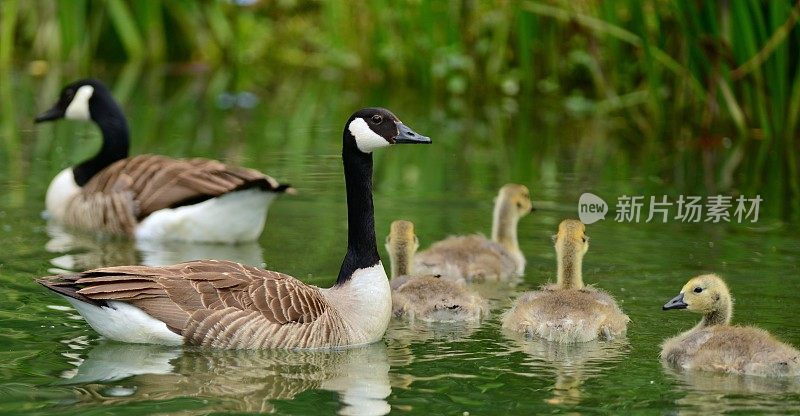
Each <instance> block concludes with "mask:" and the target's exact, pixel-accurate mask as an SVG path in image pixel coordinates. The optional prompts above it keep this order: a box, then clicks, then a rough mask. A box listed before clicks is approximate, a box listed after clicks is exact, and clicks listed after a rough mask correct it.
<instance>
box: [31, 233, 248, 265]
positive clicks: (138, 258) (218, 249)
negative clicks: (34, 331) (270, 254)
mask: <svg viewBox="0 0 800 416" xmlns="http://www.w3.org/2000/svg"><path fill="white" fill-rule="evenodd" d="M47 234H48V235H49V236H50V241H48V242H47V244H46V246H45V248H46V250H47V251H49V252H51V253H59V254H61V255H60V256H58V257H55V258H53V259H52V260H50V263H51V264H52V265H53V266H54V267H56V269H55V270H54V271H53V272H56V273H58V272H63V271H75V270H84V269H93V268H97V267H109V266H120V265H125V264H143V265H146V266H164V265H168V264H175V263H181V262H184V261H189V260H196V259H203V258H213V259H219V260H230V261H235V262H237V263H243V264H247V265H250V266H257V267H263V266H264V255H263V252H262V249H261V246H260V245H259V244H258V243H257V242H249V243H242V244H236V245H230V244H197V243H194V244H192V243H187V242H182V241H157V240H138V241H135V242H134V241H131V240H128V239H115V238H109V239H105V240H98V239H97V238H96V236H94V235H91V234H86V233H81V232H73V231H71V230H69V231H67V230H65V229H64V227H63V226H61V225H60V224H57V223H55V222H52V221H51V222H50V223H48V224H47Z"/></svg>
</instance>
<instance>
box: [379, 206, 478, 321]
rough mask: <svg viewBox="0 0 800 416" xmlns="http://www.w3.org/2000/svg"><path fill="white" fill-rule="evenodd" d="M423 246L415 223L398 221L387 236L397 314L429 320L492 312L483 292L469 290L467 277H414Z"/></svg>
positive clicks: (470, 318) (475, 316)
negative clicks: (454, 278)
mask: <svg viewBox="0 0 800 416" xmlns="http://www.w3.org/2000/svg"><path fill="white" fill-rule="evenodd" d="M417 247H419V242H418V240H417V237H416V235H414V224H412V223H411V222H408V221H395V222H393V223H392V225H391V230H390V232H389V236H388V237H386V251H388V252H389V258H390V259H391V263H392V279H391V281H390V285H391V286H392V311H393V313H394V316H396V317H406V318H408V319H411V320H414V319H419V320H422V321H427V322H455V321H477V320H480V318H481V317H482V316H484V315H486V314H487V313H488V311H489V307H488V304H487V303H486V301H485V300H484V299H483V298H481V297H480V296H479V295H477V294H475V293H472V292H470V291H469V290H467V288H466V287H465V286H466V283H465V282H464V280H451V279H440V278H438V277H434V276H414V275H413V271H412V260H413V258H414V253H415V252H416V251H417Z"/></svg>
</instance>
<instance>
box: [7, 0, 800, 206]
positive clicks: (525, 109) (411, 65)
mask: <svg viewBox="0 0 800 416" xmlns="http://www.w3.org/2000/svg"><path fill="white" fill-rule="evenodd" d="M799 16H800V2H793V1H790V0H774V1H758V0H739V1H724V0H723V1H707V2H702V1H692V0H644V1H639V0H618V1H588V0H584V1H566V0H564V1H561V0H551V1H533V0H531V1H503V0H491V1H489V0H487V1H470V0H462V1H456V0H452V1H438V0H409V1H394V0H373V1H366V0H364V1H310V0H277V1H247V0H230V1H223V0H219V1H201V2H195V1H166V0H164V1H162V0H148V1H126V0H70V1H61V2H52V1H37V0H29V1H19V0H4V1H3V2H2V5H0V70H2V71H0V73H2V74H3V75H2V81H3V82H2V83H0V89H3V87H2V85H1V84H6V85H8V83H9V82H11V81H12V78H13V76H11V75H9V74H8V71H10V68H25V69H26V71H27V73H28V74H30V75H32V76H38V75H44V74H45V73H48V72H50V71H52V70H53V68H55V67H58V68H59V71H62V72H61V73H63V74H64V76H65V80H64V81H68V80H71V79H70V78H69V76H72V77H73V78H75V77H80V76H85V75H87V74H91V75H97V74H101V73H104V71H112V70H111V69H110V68H116V67H118V66H119V65H120V64H123V63H128V65H129V67H130V63H131V62H133V63H135V65H138V66H145V67H153V68H160V69H163V70H164V71H165V74H172V75H174V74H192V73H197V72H209V73H213V74H215V75H213V76H212V77H211V80H209V83H211V84H213V83H214V82H217V81H220V79H224V82H223V86H222V87H220V88H217V89H216V90H231V91H255V92H256V94H257V95H258V96H260V97H262V98H267V97H269V99H270V100H272V99H273V98H274V96H276V95H278V96H280V95H281V94H283V95H287V96H290V95H293V94H297V93H298V91H297V90H296V89H297V88H303V87H304V86H306V85H307V84H305V83H304V82H302V81H296V82H286V81H285V79H286V77H287V76H289V75H287V74H293V75H295V76H298V77H299V76H301V75H302V76H305V77H306V78H315V79H320V80H327V82H329V83H331V84H333V83H335V84H336V85H339V88H340V89H342V90H345V91H353V90H354V91H359V92H360V94H361V96H360V97H359V98H362V99H363V98H365V97H364V96H367V98H369V97H379V96H380V94H381V93H380V91H383V92H384V94H387V91H396V90H401V89H403V90H408V91H409V92H410V93H408V94H407V95H409V96H416V97H418V98H417V100H418V101H419V104H420V105H421V106H422V107H423V108H430V109H431V111H430V113H431V114H433V116H432V119H433V120H434V121H436V122H437V123H443V124H444V123H457V124H459V125H460V126H461V127H460V128H462V129H470V128H472V127H476V126H477V127H476V128H478V129H479V130H480V125H479V124H478V123H477V122H474V121H473V120H489V122H488V124H489V125H490V126H494V127H492V128H489V129H484V130H480V131H479V132H478V133H475V132H474V131H473V132H472V133H473V136H474V137H477V138H478V140H479V141H480V143H478V144H475V145H474V146H475V147H474V148H471V149H472V150H473V151H472V152H471V153H470V150H471V149H466V150H465V151H464V153H465V154H466V155H467V156H465V157H473V158H489V159H491V158H492V156H481V155H480V154H479V153H480V152H481V151H493V152H499V153H503V152H505V153H506V154H507V155H516V157H517V159H520V158H522V159H521V162H520V163H519V166H521V167H518V168H517V167H515V168H511V169H512V170H515V169H522V171H525V170H526V169H528V170H530V169H531V168H530V167H528V168H526V167H524V166H525V165H526V164H528V165H530V164H534V163H543V162H542V160H540V159H538V157H537V156H531V155H532V154H534V153H543V152H547V151H549V150H546V149H547V148H549V147H552V146H561V147H563V148H568V150H569V153H570V154H571V156H572V157H573V158H574V171H575V173H577V174H578V175H581V174H583V175H587V176H591V175H593V174H594V172H596V171H598V170H603V171H608V170H609V169H614V170H616V171H617V174H618V176H619V177H622V178H626V177H632V176H637V177H645V178H657V180H656V182H658V183H660V184H662V185H663V186H665V187H669V188H672V189H677V190H680V191H683V192H698V193H705V194H713V193H717V192H722V193H729V194H739V193H743V194H746V195H755V194H756V193H761V194H762V195H764V196H765V204H766V205H768V209H769V210H770V211H771V212H774V213H777V214H778V215H779V216H782V217H788V218H792V219H795V220H797V219H800V161H798V158H800V156H799V154H800V140H798V133H800V126H798V121H799V120H798V118H799V117H800V54H798V53H797V51H798V50H800V30H798V24H797V21H798V17H799ZM220 68H223V69H224V70H223V72H222V73H223V75H219V72H218V71H219V69H220ZM137 70H138V69H137ZM112 72H113V71H112ZM298 74H301V75H298ZM68 75H69V76H68ZM125 76H126V74H125V72H124V71H123V72H122V73H120V74H118V75H116V76H115V77H118V78H120V79H125ZM60 81H62V80H58V81H56V80H52V81H50V82H49V84H48V85H49V86H50V90H51V91H49V92H50V93H51V94H52V93H54V92H53V91H52V90H54V89H56V88H57V86H59V85H58V84H59V83H60ZM123 85H125V84H123ZM128 85H129V90H130V89H134V88H135V87H133V86H132V85H133V84H128ZM293 88H294V89H293ZM212 89H213V88H212ZM8 90H9V89H8V88H5V89H4V91H3V97H2V101H0V103H2V105H3V111H5V110H7V109H8V108H9V107H13V106H14V98H13V96H12V95H11V94H10V93H9V92H8ZM216 90H215V91H216ZM364 91H371V92H364ZM51 96H52V95H51ZM320 96H321V97H329V99H331V100H338V99H339V98H337V97H336V96H337V94H336V93H333V92H330V91H327V92H323V93H321V94H320ZM302 97H305V98H302ZM331 97H332V98H331ZM319 100H320V98H319V97H313V96H307V95H305V94H300V96H299V97H296V98H295V102H294V104H295V106H292V107H287V108H297V106H302V105H308V106H312V107H314V108H317V109H319V108H320V104H319V102H320V101H319ZM344 101H345V102H351V101H356V100H353V99H352V97H351V99H350V100H349V101H348V100H347V99H345V100H344ZM409 101H410V100H406V102H407V103H408V102H409ZM153 102H158V101H153ZM189 105H191V104H189ZM412 106H413V102H412V103H411V104H409V107H412ZM151 112H158V110H157V109H155V110H151ZM285 116H288V117H290V116H291V115H290V114H285ZM575 120H582V122H581V124H577V125H579V126H581V127H580V129H579V128H573V129H570V128H564V127H563V126H565V125H571V124H576V122H575ZM587 120H588V121H587ZM291 122H292V121H291V119H289V123H291ZM473 123H474V124H473ZM3 124H4V128H3V130H2V132H0V134H3V136H4V139H5V144H6V149H7V150H9V149H10V151H11V152H10V154H15V150H14V149H15V148H17V147H19V146H20V144H19V143H18V141H15V140H11V139H9V137H11V135H12V133H13V132H11V131H10V130H11V129H12V127H9V123H3ZM498 124H499V125H501V126H500V127H497V125H498ZM540 125H544V126H548V127H546V128H545V130H546V131H547V132H549V135H548V134H545V133H541V134H539V132H538V129H537V128H536V127H535V126H540ZM12 126H13V124H12ZM133 126H134V128H136V127H135V126H136V125H135V124H133ZM587 126H588V127H587ZM227 127H228V128H230V126H229V125H228V126H227ZM451 127H452V126H451ZM495 127H497V128H495ZM286 128H289V127H288V126H287V127H286ZM433 128H434V129H435V128H438V127H433ZM455 128H459V126H456V127H455ZM420 130H421V129H420ZM473 130H474V129H473ZM517 130H519V131H520V132H523V133H519V134H518V133H516V131H517ZM430 134H431V135H434V133H433V132H430ZM497 134H503V136H502V138H503V140H502V142H503V143H502V144H503V145H502V146H498V145H497V141H498V140H497V139H498V138H497V137H496V135H497ZM553 134H555V136H558V135H559V134H561V135H566V134H576V135H581V136H582V137H581V138H580V140H575V138H574V137H561V138H556V139H555V141H556V143H553V142H552V140H550V139H548V138H547V137H550V136H553ZM453 136H454V139H453V140H457V138H455V137H456V135H453ZM135 137H136V136H135ZM134 141H136V139H134ZM447 145H449V149H451V150H453V149H456V148H457V147H458V144H457V143H448V144H447ZM294 146H295V147H296V146H298V145H296V144H295V145H294ZM148 150H149V149H148ZM498 157H499V158H500V159H503V160H504V157H503V156H498ZM12 163H13V161H12ZM534 169H536V168H534ZM540 170H545V169H544V168H541V169H540ZM480 175H481V172H478V173H475V176H480ZM534 175H535V174H534ZM510 176H512V177H513V176H514V175H510ZM539 176H540V177H542V176H546V175H545V174H541V173H540V174H539Z"/></svg>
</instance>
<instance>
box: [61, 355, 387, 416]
mask: <svg viewBox="0 0 800 416" xmlns="http://www.w3.org/2000/svg"><path fill="white" fill-rule="evenodd" d="M69 358H72V359H74V358H75V357H73V356H72V355H71V354H70V355H69ZM76 361H77V362H74V363H75V364H79V365H78V366H77V368H76V369H74V370H71V371H67V372H65V373H64V374H63V375H62V376H63V377H65V380H64V382H65V383H68V384H71V385H76V386H77V385H80V386H79V387H78V389H77V391H78V394H79V396H80V398H81V400H83V401H90V402H102V403H105V404H124V403H134V402H141V401H143V400H158V401H161V400H170V399H175V398H180V397H185V398H200V399H207V400H209V402H211V403H214V404H213V405H212V406H214V408H207V407H206V408H203V409H197V414H207V413H208V412H209V411H239V412H269V411H273V410H274V407H273V404H272V403H271V400H275V399H292V398H294V397H295V396H296V395H298V394H300V393H302V392H304V391H307V390H328V391H334V392H337V393H339V394H340V402H341V408H340V409H339V413H340V414H348V415H383V414H386V413H388V412H389V410H390V407H389V404H388V403H387V402H386V398H387V397H388V396H389V394H390V393H391V387H390V384H389V360H388V358H387V354H386V346H385V345H384V344H383V343H380V342H379V343H375V344H371V345H369V346H366V347H361V348H351V349H345V350H340V351H285V350H255V351H254V350H246V351H228V350H201V349H184V350H182V349H181V348H176V347H165V346H158V345H136V344H120V343H114V342H105V343H101V344H100V345H98V346H96V347H94V348H93V349H91V350H90V351H89V352H88V353H87V354H86V356H85V357H84V358H82V359H78V360H76ZM123 379H125V380H123ZM109 381H113V382H114V383H112V384H108V382H109ZM182 414H193V413H192V412H191V411H189V412H187V413H182Z"/></svg>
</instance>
